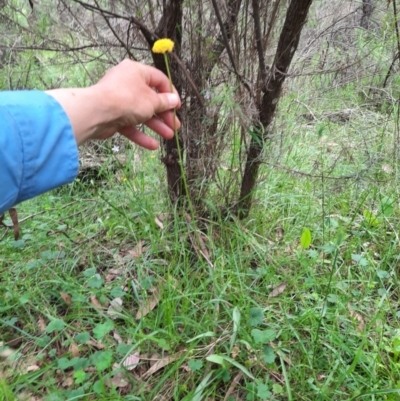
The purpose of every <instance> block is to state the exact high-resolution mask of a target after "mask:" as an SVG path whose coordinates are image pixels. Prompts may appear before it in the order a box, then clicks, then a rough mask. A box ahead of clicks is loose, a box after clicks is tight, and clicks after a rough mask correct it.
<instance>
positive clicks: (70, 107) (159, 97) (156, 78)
mask: <svg viewBox="0 0 400 401" xmlns="http://www.w3.org/2000/svg"><path fill="white" fill-rule="evenodd" d="M47 93H48V94H49V95H51V96H53V97H54V98H55V99H56V100H57V101H58V102H59V103H60V104H61V106H62V107H63V108H64V110H65V111H66V113H67V115H68V117H69V118H70V121H71V124H72V127H73V129H74V134H75V138H76V141H77V143H78V144H79V145H80V144H82V143H84V142H85V141H87V140H89V139H105V138H109V137H111V136H112V135H114V134H115V133H116V132H120V133H121V134H122V135H124V136H126V137H127V138H128V139H130V140H131V141H133V142H135V143H136V144H138V145H140V146H143V147H144V148H146V149H150V150H154V149H157V147H158V142H157V141H156V140H155V139H153V138H150V137H149V136H147V135H145V134H144V133H143V132H141V131H139V130H138V129H137V127H136V126H137V125H139V124H145V125H146V126H147V127H149V128H150V129H152V130H153V131H155V132H156V133H157V134H159V135H160V136H161V137H163V138H165V139H171V138H172V137H173V136H174V129H179V128H180V122H179V120H178V119H177V118H176V117H175V116H174V112H173V109H174V108H179V107H180V106H181V102H180V99H179V96H178V94H177V92H176V90H175V89H174V88H173V93H171V85H170V82H169V80H168V78H167V77H166V76H165V75H164V74H163V73H162V72H161V71H159V70H157V69H156V68H153V67H150V66H147V65H145V64H141V63H137V62H134V61H130V60H124V61H122V62H121V63H120V64H118V65H117V66H116V67H114V68H112V69H111V70H109V71H108V72H107V73H106V75H105V76H104V77H103V78H102V79H101V80H100V81H99V82H98V83H97V84H95V85H93V86H91V87H89V88H83V89H56V90H51V91H48V92H47Z"/></svg>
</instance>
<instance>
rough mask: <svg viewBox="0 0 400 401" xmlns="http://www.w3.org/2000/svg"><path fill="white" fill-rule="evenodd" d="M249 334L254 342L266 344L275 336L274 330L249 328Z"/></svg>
mask: <svg viewBox="0 0 400 401" xmlns="http://www.w3.org/2000/svg"><path fill="white" fill-rule="evenodd" d="M251 336H252V337H253V338H254V342H255V343H256V344H266V343H269V342H271V341H272V340H274V339H275V338H276V332H275V330H270V329H268V330H258V329H253V330H251Z"/></svg>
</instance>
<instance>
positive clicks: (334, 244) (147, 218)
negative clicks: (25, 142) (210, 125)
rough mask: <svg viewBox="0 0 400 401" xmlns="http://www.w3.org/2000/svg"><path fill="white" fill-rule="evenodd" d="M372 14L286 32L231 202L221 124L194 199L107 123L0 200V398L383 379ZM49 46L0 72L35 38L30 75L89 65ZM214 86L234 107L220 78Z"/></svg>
mask: <svg viewBox="0 0 400 401" xmlns="http://www.w3.org/2000/svg"><path fill="white" fill-rule="evenodd" d="M322 3H323V2H322ZM350 3H351V2H350ZM367 3H368V4H370V2H362V4H361V3H360V5H363V6H365V4H367ZM346 4H347V3H346ZM371 4H372V3H371ZM393 4H395V3H393ZM393 4H390V6H392V5H393ZM26 7H29V5H26ZM377 8H379V7H377ZM317 11H318V12H322V11H321V9H320V8H317V9H315V10H314V11H313V12H315V14H311V16H314V17H315V15H316V14H317ZM378 11H379V10H375V13H378ZM381 11H382V10H381ZM384 11H387V10H386V9H385V10H384ZM383 14H384V16H382V15H383ZM383 14H382V13H378V14H374V15H375V18H376V21H378V22H379V24H378V26H379V29H376V30H372V31H368V30H367V28H368V24H367V28H364V30H363V31H362V32H361V33H360V34H357V35H348V34H344V35H343V36H342V37H338V36H335V37H333V36H334V34H335V35H339V36H340V34H341V32H342V31H341V30H338V31H336V32H335V33H332V36H331V41H328V42H324V41H322V45H323V48H319V50H320V51H322V50H324V51H323V52H321V53H318V52H317V51H313V52H311V51H310V50H309V49H310V46H309V43H308V42H307V41H305V42H304V43H303V46H302V47H301V49H300V53H299V55H298V57H299V60H298V62H297V63H295V65H294V67H293V68H294V72H296V73H294V74H293V76H292V77H290V79H289V80H287V82H286V84H285V87H284V90H283V95H282V97H281V100H280V103H279V109H278V113H277V115H276V118H275V120H274V123H273V126H272V127H271V135H270V137H269V138H268V140H267V141H265V142H263V148H264V154H263V156H262V158H261V163H260V171H259V177H258V181H257V187H256V190H255V192H254V194H253V196H252V198H253V204H252V208H251V210H250V213H249V215H248V216H247V217H246V218H244V219H239V218H238V216H237V214H236V213H235V211H234V210H233V209H230V208H229V207H227V208H226V209H224V208H221V204H225V205H226V206H228V205H229V200H230V199H231V198H232V196H233V195H232V194H233V192H234V189H235V188H231V187H235V186H237V181H236V179H235V178H234V176H232V175H231V173H232V172H235V171H236V170H239V171H240V169H241V168H242V167H243V166H242V165H241V163H239V161H238V160H237V159H236V158H234V157H233V156H232V155H234V154H236V153H237V150H238V149H240V148H241V147H242V146H244V145H243V143H242V142H241V135H240V130H239V132H238V131H235V130H234V129H233V128H232V127H231V131H230V135H231V136H232V138H233V140H232V144H231V145H230V146H227V147H226V148H225V149H224V151H223V152H222V155H221V159H220V163H219V165H218V169H217V171H216V173H215V176H216V180H215V182H213V183H212V184H210V188H209V189H208V193H209V194H210V196H208V197H207V198H206V199H205V201H204V202H205V204H206V205H207V213H202V214H196V212H194V213H192V211H191V210H182V208H180V207H179V205H178V204H176V203H175V204H174V203H173V202H171V200H170V197H169V195H168V187H167V185H166V182H165V181H166V180H165V172H164V169H163V166H162V162H163V159H164V154H163V153H162V152H160V153H149V152H145V151H142V150H139V149H137V148H135V147H132V146H131V145H129V144H126V143H124V142H121V141H119V140H115V141H114V143H112V144H107V145H105V146H104V148H100V149H99V148H94V147H93V146H91V147H88V148H87V149H85V150H83V151H82V152H81V153H82V160H83V161H84V162H83V164H84V166H83V168H82V170H83V171H84V172H85V174H80V176H79V178H78V180H77V181H76V182H74V183H73V184H71V185H69V186H65V187H63V188H60V189H57V190H54V191H52V192H51V193H48V194H44V195H42V196H41V197H38V198H36V199H33V200H30V201H28V202H24V203H23V204H21V205H18V206H17V208H16V210H17V213H18V231H19V233H18V234H19V236H18V239H17V240H16V239H15V236H14V234H15V233H14V230H13V226H15V224H13V221H12V219H11V217H10V215H9V214H6V215H5V217H4V219H3V220H2V221H1V224H2V225H1V226H0V239H1V240H0V341H1V343H0V358H1V360H0V399H4V400H13V401H14V400H32V401H33V400H36V401H39V400H40V401H41V400H62V401H65V400H230V401H231V400H364V399H365V400H398V399H399V391H400V381H399V380H400V379H399V373H400V372H399V370H400V365H399V355H400V348H399V346H400V331H399V319H400V311H399V310H398V297H399V292H398V291H399V290H398V288H399V285H398V284H399V283H398V278H397V277H398V266H399V261H398V259H399V256H398V249H399V238H398V227H399V219H400V208H399V190H398V188H399V171H398V165H399V164H398V157H399V156H398V149H399V146H398V142H399V124H398V122H399V118H398V116H399V114H398V113H399V109H398V93H399V91H398V90H399V89H398V77H397V76H396V71H397V70H396V68H397V67H396V63H394V64H393V65H392V61H393V60H396V54H397V40H396V29H395V25H396V22H395V20H394V19H393V14H391V13H389V12H387V13H383ZM390 16H391V17H390ZM314 17H312V18H311V17H310V21H308V24H310V25H311V28H312V25H313V23H316V22H315V21H317V20H315V19H314ZM362 17H363V19H362V21H363V24H365V23H367V22H368V21H367V22H365V21H366V20H367V19H366V14H365V13H364V14H363V15H362ZM382 21H383V22H382ZM378 22H377V23H378ZM371 23H374V22H373V21H372V22H371ZM42 24H44V23H43V22H42ZM385 27H386V28H385ZM43 29H44V28H43ZM345 32H347V31H345ZM346 35H347V36H346ZM350 36H351V37H350ZM346 38H347V39H348V42H346V41H345V39H346ZM338 42H340V45H339V44H338ZM324 46H325V47H324ZM346 46H347V47H346ZM310 52H311V55H310ZM43 54H44V55H43ZM51 55H52V53H38V56H36V53H34V52H32V50H29V51H28V53H18V57H21V59H22V60H25V67H24V65H23V64H22V63H17V64H16V65H10V64H8V68H7V69H5V68H3V69H2V70H1V77H2V78H3V81H2V82H3V87H4V88H6V86H7V84H6V83H7V82H10V80H8V81H7V79H6V78H7V77H8V78H10V77H12V78H13V79H12V81H13V82H15V77H16V76H20V77H21V76H23V77H24V78H25V75H23V74H22V73H23V72H26V70H25V69H24V68H26V65H28V64H29V63H26V60H31V59H32V58H33V59H35V57H39V58H40V60H41V63H42V62H43V63H44V65H48V64H49V65H50V66H51V67H50V66H49V69H48V70H47V72H48V75H43V76H41V78H42V79H46V80H47V83H48V82H50V81H51V82H55V81H54V80H55V77H56V76H57V75H59V74H61V72H62V73H63V74H64V73H65V74H66V77H67V78H66V80H67V81H68V82H67V83H68V84H69V85H84V84H87V83H89V82H90V79H91V78H90V77H91V76H92V75H93V76H94V77H95V76H96V75H97V74H101V71H102V69H103V68H104V66H103V65H99V64H98V63H97V62H96V60H94V61H93V60H90V62H88V63H85V64H83V65H85V68H84V69H83V70H82V68H80V67H79V66H80V65H82V64H79V63H78V65H63V66H62V70H60V68H61V67H60V66H58V67H55V66H54V65H53V64H54V60H51V61H50V62H49V63H48V64H47V62H44V61H43V60H44V59H46V58H47V57H49V58H50V56H51ZM90 56H97V55H95V54H90ZM350 56H351V57H350ZM356 56H357V57H356ZM346 57H347V58H348V57H350V59H346ZM397 57H398V56H397ZM304 60H306V62H305V61H304ZM352 60H357V62H359V64H357V65H356V67H354V68H353V67H352V66H351V65H352ZM343 63H346V65H347V64H349V65H350V67H348V68H344V67H345V64H343ZM322 64H326V66H327V67H326V71H325V72H324V73H318V74H308V71H310V69H312V68H316V67H318V68H319V69H318V71H321V69H322V70H323V68H322ZM40 65H42V64H40ZM299 66H303V67H304V66H306V67H307V69H305V70H304V71H303V72H304V73H303V74H300V73H299V72H300V70H299V68H300V67H299ZM328 67H329V68H328ZM32 68H39V71H42V70H41V68H42V67H40V66H39V67H38V65H37V63H36V64H35V63H32ZM304 68H305V67H304ZM324 68H325V67H324ZM388 75H389V77H388ZM37 76H38V74H33V75H32V78H29V79H27V80H26V82H27V83H28V84H29V82H30V83H31V84H32V87H40V82H38V78H37ZM387 77H388V78H387ZM386 78H387V79H386ZM30 79H32V80H33V82H31V81H30ZM85 80H88V81H85ZM28 86H29V85H28ZM218 93H219V96H220V98H221V99H222V104H223V105H224V109H223V110H222V111H221V113H223V114H224V115H226V116H229V115H230V114H229V113H230V112H232V111H233V112H239V111H238V109H237V107H236V105H235V104H234V102H233V101H232V99H233V97H232V88H229V87H227V86H224V85H222V86H221V87H219V89H218ZM227 118H228V117H227ZM249 135H250V137H251V138H253V137H254V135H253V134H252V133H250V134H249ZM235 149H237V150H235ZM99 153H101V163H98V164H96V165H95V166H94V167H95V168H92V167H93V166H89V167H91V169H89V168H87V164H88V162H87V161H86V159H87V158H88V156H87V155H88V154H90V158H91V159H93V158H95V157H99V158H100V156H99ZM99 166H100V167H99ZM221 188H222V189H223V190H221ZM224 196H225V198H224ZM14 220H15V218H14Z"/></svg>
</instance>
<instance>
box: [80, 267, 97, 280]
mask: <svg viewBox="0 0 400 401" xmlns="http://www.w3.org/2000/svg"><path fill="white" fill-rule="evenodd" d="M95 274H96V268H95V267H91V268H90V269H86V270H85V271H84V272H83V275H84V276H85V277H88V278H89V277H93V276H94V275H95Z"/></svg>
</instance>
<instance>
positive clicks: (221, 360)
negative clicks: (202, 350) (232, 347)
mask: <svg viewBox="0 0 400 401" xmlns="http://www.w3.org/2000/svg"><path fill="white" fill-rule="evenodd" d="M206 359H207V361H208V362H211V363H216V364H218V365H222V366H225V360H224V358H222V356H220V355H209V356H208V357H207V358H206Z"/></svg>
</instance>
